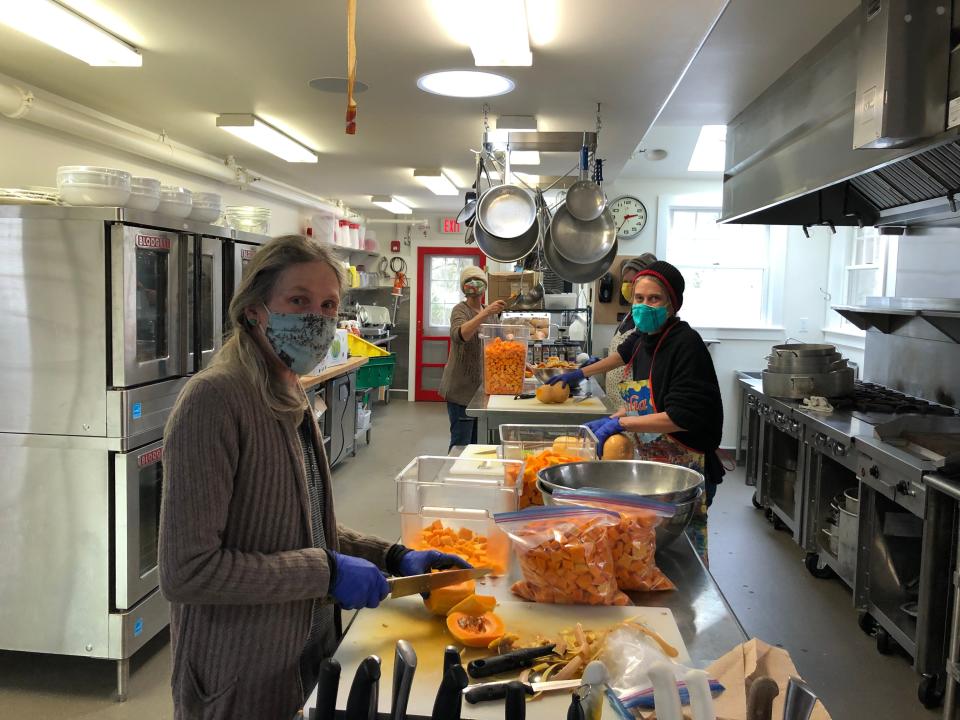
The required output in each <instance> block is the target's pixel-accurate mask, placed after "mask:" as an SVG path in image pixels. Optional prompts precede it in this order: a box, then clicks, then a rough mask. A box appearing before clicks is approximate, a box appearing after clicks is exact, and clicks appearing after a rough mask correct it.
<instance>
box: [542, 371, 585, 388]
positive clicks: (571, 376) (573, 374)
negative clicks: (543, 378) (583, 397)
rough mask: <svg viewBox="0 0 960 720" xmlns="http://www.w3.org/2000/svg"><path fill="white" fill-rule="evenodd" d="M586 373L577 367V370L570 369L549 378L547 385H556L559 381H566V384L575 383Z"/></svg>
mask: <svg viewBox="0 0 960 720" xmlns="http://www.w3.org/2000/svg"><path fill="white" fill-rule="evenodd" d="M583 378H584V374H583V370H581V369H580V368H577V369H576V370H568V371H567V372H565V373H561V374H560V375H554V376H553V377H552V378H550V379H549V380H547V385H556V384H557V383H564V384H565V385H573V384H574V383H578V382H580V381H581V380H583Z"/></svg>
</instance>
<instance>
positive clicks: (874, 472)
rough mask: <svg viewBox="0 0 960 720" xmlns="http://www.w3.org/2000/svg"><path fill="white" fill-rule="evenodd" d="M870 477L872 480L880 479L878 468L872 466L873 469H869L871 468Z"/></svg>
mask: <svg viewBox="0 0 960 720" xmlns="http://www.w3.org/2000/svg"><path fill="white" fill-rule="evenodd" d="M870 477H872V478H879V477H880V468H878V467H877V466H876V465H874V466H873V467H871V468H870Z"/></svg>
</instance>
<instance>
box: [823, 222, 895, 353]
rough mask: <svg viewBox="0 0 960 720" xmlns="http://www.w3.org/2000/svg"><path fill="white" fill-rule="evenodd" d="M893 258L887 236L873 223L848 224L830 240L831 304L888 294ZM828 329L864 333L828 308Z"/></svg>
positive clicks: (829, 290)
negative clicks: (860, 226) (858, 225)
mask: <svg viewBox="0 0 960 720" xmlns="http://www.w3.org/2000/svg"><path fill="white" fill-rule="evenodd" d="M892 264H893V258H892V257H891V248H890V244H889V243H888V242H887V237H886V236H884V235H881V234H880V232H879V231H878V230H877V229H876V228H873V227H866V228H844V229H840V230H838V231H837V233H836V235H834V236H833V237H832V238H831V240H830V273H829V285H828V288H827V292H828V293H829V295H830V303H829V305H863V304H864V303H865V302H866V299H867V298H868V297H882V296H884V295H887V294H888V290H889V289H892V288H889V287H888V285H889V283H888V278H891V277H893V271H892ZM827 329H829V330H833V331H840V332H847V333H853V334H862V333H863V331H862V330H859V329H858V328H857V327H856V326H855V325H854V324H853V323H851V322H850V321H849V320H847V319H846V318H845V317H843V316H841V315H840V314H839V313H837V312H835V311H834V310H832V309H829V308H828V309H827Z"/></svg>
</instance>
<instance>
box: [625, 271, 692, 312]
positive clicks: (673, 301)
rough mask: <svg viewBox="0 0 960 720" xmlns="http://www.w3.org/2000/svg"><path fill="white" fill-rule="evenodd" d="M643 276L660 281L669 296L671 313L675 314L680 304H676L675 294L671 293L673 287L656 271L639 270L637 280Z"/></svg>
mask: <svg viewBox="0 0 960 720" xmlns="http://www.w3.org/2000/svg"><path fill="white" fill-rule="evenodd" d="M645 275H648V276H650V277H653V278H656V279H657V280H659V281H660V284H661V285H663V287H665V288H666V289H667V293H668V294H669V295H670V304H671V305H673V311H674V312H676V311H677V310H679V309H680V303H679V302H677V294H676V293H675V292H674V291H673V286H672V285H671V284H670V283H669V282H668V281H667V279H666V278H665V277H664V276H663V275H661V274H660V273H658V272H657V271H656V270H641V271H640V272H639V273H637V280H639V279H640V278H642V277H644V276H645ZM637 280H634V281H633V282H634V284H636V282H637Z"/></svg>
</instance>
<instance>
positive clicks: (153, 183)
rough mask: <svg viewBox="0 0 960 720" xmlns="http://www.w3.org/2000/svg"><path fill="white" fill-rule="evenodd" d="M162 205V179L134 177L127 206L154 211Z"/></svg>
mask: <svg viewBox="0 0 960 720" xmlns="http://www.w3.org/2000/svg"><path fill="white" fill-rule="evenodd" d="M159 205H160V181H159V180H157V179H156V178H151V177H134V178H132V179H131V181H130V198H129V199H128V200H127V205H126V206H127V207H128V208H131V209H133V210H146V211H147V212H154V211H155V210H156V209H157V207H158V206H159Z"/></svg>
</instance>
